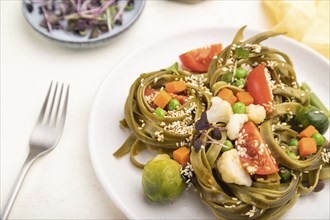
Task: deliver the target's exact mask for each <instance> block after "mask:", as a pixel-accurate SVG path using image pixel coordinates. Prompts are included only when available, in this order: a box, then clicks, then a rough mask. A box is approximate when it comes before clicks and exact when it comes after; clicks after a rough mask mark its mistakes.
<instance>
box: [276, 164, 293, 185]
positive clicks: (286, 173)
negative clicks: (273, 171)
mask: <svg viewBox="0 0 330 220" xmlns="http://www.w3.org/2000/svg"><path fill="white" fill-rule="evenodd" d="M278 174H279V175H280V177H281V183H286V182H289V181H290V180H291V178H292V175H291V171H290V170H288V169H287V168H284V167H281V168H280V171H279V172H278Z"/></svg>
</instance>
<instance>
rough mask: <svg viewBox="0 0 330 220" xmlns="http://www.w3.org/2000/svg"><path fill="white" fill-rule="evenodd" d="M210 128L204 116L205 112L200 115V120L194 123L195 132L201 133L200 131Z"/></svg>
mask: <svg viewBox="0 0 330 220" xmlns="http://www.w3.org/2000/svg"><path fill="white" fill-rule="evenodd" d="M209 127H210V124H209V122H208V121H207V115H206V112H203V113H202V115H201V118H200V119H199V120H198V121H196V124H195V129H196V130H197V131H201V130H206V129H208V128H209Z"/></svg>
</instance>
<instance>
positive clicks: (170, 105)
mask: <svg viewBox="0 0 330 220" xmlns="http://www.w3.org/2000/svg"><path fill="white" fill-rule="evenodd" d="M179 106H180V102H179V101H178V100H177V99H171V101H170V102H169V103H168V105H167V108H168V110H170V111H173V110H176V109H177V108H179Z"/></svg>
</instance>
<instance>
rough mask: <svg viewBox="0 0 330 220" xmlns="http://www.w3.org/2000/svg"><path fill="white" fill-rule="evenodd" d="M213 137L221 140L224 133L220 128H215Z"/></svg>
mask: <svg viewBox="0 0 330 220" xmlns="http://www.w3.org/2000/svg"><path fill="white" fill-rule="evenodd" d="M212 137H213V138H214V139H215V140H220V139H221V138H222V135H221V132H220V129H219V128H215V129H214V130H213V131H212Z"/></svg>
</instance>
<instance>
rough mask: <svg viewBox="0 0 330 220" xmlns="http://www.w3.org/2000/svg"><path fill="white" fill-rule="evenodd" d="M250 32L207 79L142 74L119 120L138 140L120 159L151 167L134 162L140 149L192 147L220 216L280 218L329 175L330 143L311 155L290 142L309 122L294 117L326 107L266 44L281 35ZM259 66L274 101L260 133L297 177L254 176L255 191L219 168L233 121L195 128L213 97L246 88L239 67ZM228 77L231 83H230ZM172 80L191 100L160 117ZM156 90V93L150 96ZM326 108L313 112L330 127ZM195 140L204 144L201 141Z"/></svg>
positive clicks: (198, 178)
mask: <svg viewBox="0 0 330 220" xmlns="http://www.w3.org/2000/svg"><path fill="white" fill-rule="evenodd" d="M244 29H245V27H242V28H241V29H239V30H238V32H237V33H236V35H235V37H234V39H233V41H232V43H231V44H230V45H228V46H227V47H225V48H224V49H223V50H222V52H221V53H220V54H219V55H218V56H216V57H214V58H213V60H212V62H211V64H210V66H209V70H208V72H207V73H205V74H195V73H192V72H189V71H187V70H180V69H179V68H178V66H177V64H174V65H173V66H171V67H169V68H166V69H162V70H159V71H155V72H151V73H144V74H141V75H140V77H139V78H137V79H136V80H135V82H134V83H133V84H132V86H131V88H130V91H129V95H128V97H127V100H126V103H125V118H124V119H123V120H122V121H121V122H120V123H121V125H122V126H123V127H125V128H129V129H130V130H131V135H130V136H129V137H128V138H127V140H126V141H125V142H124V143H123V145H122V146H121V147H120V148H119V149H118V150H117V151H116V152H115V153H114V155H115V156H116V157H121V156H123V155H125V154H128V153H129V154H130V158H131V161H132V163H133V164H134V165H135V166H136V167H139V168H143V167H144V164H142V163H140V162H138V161H137V160H136V159H135V156H136V155H137V154H138V153H139V152H141V151H143V150H145V149H149V150H152V151H156V152H159V153H167V154H169V155H172V152H173V151H174V150H175V149H177V148H179V147H181V146H187V147H189V148H190V149H191V150H190V163H191V165H192V167H193V170H194V174H195V175H194V177H195V179H194V181H193V185H194V187H195V188H196V189H197V191H198V193H199V194H200V197H201V199H202V201H203V202H204V203H205V204H206V205H207V206H208V207H209V209H210V210H211V211H212V213H213V214H214V215H215V216H216V217H217V218H218V219H278V218H280V217H281V216H282V215H283V214H284V213H285V212H286V211H288V210H289V209H290V208H291V207H292V206H293V205H294V204H295V203H296V201H297V199H298V198H299V197H300V196H302V195H303V196H305V195H308V194H310V193H312V192H313V191H319V190H320V189H319V188H322V187H321V186H322V183H323V182H322V181H323V180H325V179H329V178H330V166H329V154H330V153H329V151H330V150H329V142H328V141H327V140H324V142H323V143H322V144H320V145H318V146H317V151H316V152H315V153H313V154H312V155H308V156H304V157H302V156H299V155H298V153H297V152H298V149H297V147H293V146H292V145H291V144H290V141H291V140H293V139H297V138H298V134H299V132H300V131H301V130H302V129H303V124H301V123H300V122H298V121H297V120H295V118H296V117H295V116H296V115H297V114H300V112H302V109H304V107H306V106H310V105H313V103H320V102H319V100H316V99H317V97H316V96H315V95H314V94H313V96H312V95H310V94H312V93H311V91H307V90H306V89H304V88H303V87H301V86H300V85H299V83H298V81H297V77H296V73H295V70H294V68H293V64H292V62H291V60H290V58H289V57H288V56H287V55H286V54H285V53H283V52H281V51H279V50H276V49H273V48H270V47H267V46H265V45H262V44H261V43H262V42H263V41H264V40H266V39H268V38H270V37H275V36H277V35H280V34H279V33H275V32H264V33H260V34H258V35H255V36H252V37H251V38H248V39H246V40H244V38H243V32H244ZM258 65H264V66H265V67H266V68H267V69H268V71H269V79H268V83H269V85H268V86H269V88H271V91H272V96H273V97H272V98H273V103H272V108H273V109H272V113H270V114H267V116H266V118H265V120H264V121H263V122H262V123H260V124H258V128H259V131H260V135H261V136H262V138H263V140H264V141H265V143H266V144H267V146H268V148H269V150H270V152H271V154H272V156H273V157H274V159H275V160H276V163H277V164H278V166H279V167H280V170H279V172H282V168H283V169H285V170H289V171H290V179H288V181H282V180H281V177H280V175H279V174H278V173H274V174H269V175H264V176H263V175H253V176H252V180H253V181H252V186H244V185H243V186H242V185H237V184H235V183H227V182H225V181H224V180H223V179H222V176H221V175H220V173H219V170H218V169H217V165H216V164H217V161H218V160H219V158H220V157H221V154H222V153H223V151H222V150H221V149H222V148H223V147H224V143H225V141H226V139H227V133H226V123H223V122H217V123H212V125H210V126H209V127H207V129H206V130H205V131H204V133H203V134H202V135H201V134H200V133H199V132H198V129H197V130H196V122H197V121H198V120H199V119H200V118H201V117H202V115H203V112H205V111H207V110H209V109H210V107H211V106H212V102H211V98H212V97H214V96H217V94H218V93H219V91H220V90H222V89H224V88H226V89H229V90H231V91H232V92H233V94H236V93H238V92H244V91H245V87H244V86H240V85H238V84H235V82H234V78H235V72H236V70H237V68H239V67H245V68H246V69H248V68H254V67H256V66H258ZM228 73H231V75H230V77H231V78H229V80H224V78H225V75H226V74H227V75H228ZM172 81H184V82H185V84H186V85H187V88H186V89H185V90H184V91H183V93H182V94H183V96H184V97H185V99H186V100H185V101H184V102H183V103H182V105H180V107H178V108H177V109H175V110H173V111H168V112H167V113H166V115H165V116H159V115H157V114H155V108H156V107H157V106H153V103H152V102H151V101H150V100H152V99H153V98H154V96H156V95H157V94H158V92H159V91H161V90H164V86H165V84H166V83H168V82H172ZM150 89H152V90H153V91H152V92H150V93H149V92H148V90H150ZM182 94H181V95H182ZM172 95H173V94H172ZM174 96H175V94H174ZM176 97H178V96H176ZM181 98H182V97H181ZM320 106H321V104H320V105H318V106H316V107H320ZM324 111H326V109H322V111H321V110H320V111H314V113H315V112H316V113H315V114H322V116H323V117H326V119H325V120H323V122H324V126H326V129H327V128H328V126H329V121H328V116H329V115H328V112H324ZM325 115H326V116H325ZM304 126H305V125H304ZM215 131H219V132H220V134H218V136H220V138H212V137H213V136H214V132H215ZM196 139H198V140H199V141H200V142H201V143H203V144H196V143H195V141H196ZM210 139H211V141H210ZM196 145H198V147H196ZM290 153H293V154H290ZM292 155H293V156H292Z"/></svg>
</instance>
